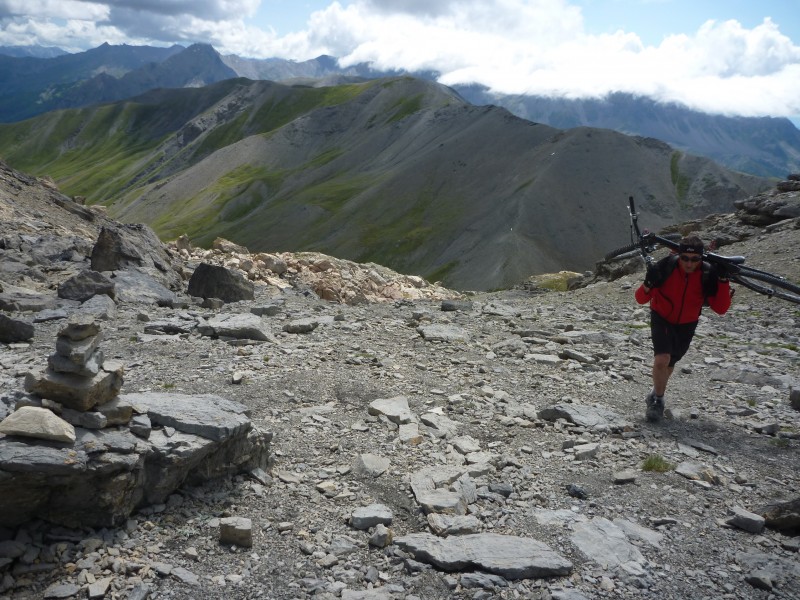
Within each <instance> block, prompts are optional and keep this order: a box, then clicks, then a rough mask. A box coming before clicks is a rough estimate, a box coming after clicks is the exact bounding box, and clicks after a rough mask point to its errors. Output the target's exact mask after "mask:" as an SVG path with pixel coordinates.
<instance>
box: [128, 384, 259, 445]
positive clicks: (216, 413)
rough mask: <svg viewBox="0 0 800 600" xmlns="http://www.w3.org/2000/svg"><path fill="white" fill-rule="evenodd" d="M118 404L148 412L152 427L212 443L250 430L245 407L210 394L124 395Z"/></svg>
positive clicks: (147, 393)
mask: <svg viewBox="0 0 800 600" xmlns="http://www.w3.org/2000/svg"><path fill="white" fill-rule="evenodd" d="M120 401H122V402H125V403H127V404H130V405H132V406H134V407H136V408H137V409H139V411H140V412H147V414H148V416H149V417H150V420H151V421H152V423H153V424H155V425H164V426H167V427H174V428H175V429H177V430H178V431H181V432H183V433H191V434H194V435H199V436H200V437H204V438H206V439H209V440H214V441H224V440H226V439H228V438H230V437H233V436H238V435H240V434H242V433H243V432H246V431H247V430H249V429H250V428H251V427H252V423H251V422H250V419H249V418H248V417H247V407H245V406H244V405H242V404H239V403H238V402H234V401H232V400H227V399H225V398H222V397H220V396H215V395H213V394H208V395H201V396H187V395H184V394H167V393H158V392H146V393H140V394H124V395H122V396H120Z"/></svg>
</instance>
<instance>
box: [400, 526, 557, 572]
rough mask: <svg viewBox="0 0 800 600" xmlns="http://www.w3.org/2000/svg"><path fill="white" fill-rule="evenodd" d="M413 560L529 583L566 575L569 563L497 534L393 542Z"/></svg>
mask: <svg viewBox="0 0 800 600" xmlns="http://www.w3.org/2000/svg"><path fill="white" fill-rule="evenodd" d="M395 544H397V545H398V546H399V547H400V548H401V549H402V550H404V551H406V552H410V553H411V554H412V555H413V556H414V558H415V559H416V560H419V561H423V562H427V563H430V564H433V565H434V566H436V567H438V568H440V569H442V570H444V571H467V570H473V569H478V570H482V571H487V572H489V573H494V574H495V575H500V576H501V577H504V578H506V579H528V578H531V577H552V576H558V575H568V574H569V573H570V572H571V571H572V563H571V562H570V561H568V560H567V559H566V558H564V557H563V556H561V555H559V554H557V553H556V552H554V551H553V550H552V549H551V548H550V547H549V546H548V545H547V544H544V543H542V542H540V541H538V540H533V539H531V538H522V537H517V536H512V535H499V534H496V533H475V534H470V535H460V536H452V537H448V538H439V537H436V536H435V535H432V534H430V533H412V534H410V535H406V536H403V537H401V538H398V539H396V540H395Z"/></svg>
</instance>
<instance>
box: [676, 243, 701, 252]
mask: <svg viewBox="0 0 800 600" xmlns="http://www.w3.org/2000/svg"><path fill="white" fill-rule="evenodd" d="M703 250H704V246H703V242H700V241H699V240H698V241H697V242H695V243H691V242H687V241H686V240H682V241H681V243H680V244H678V252H681V253H683V252H692V253H694V254H702V253H703Z"/></svg>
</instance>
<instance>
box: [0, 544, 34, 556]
mask: <svg viewBox="0 0 800 600" xmlns="http://www.w3.org/2000/svg"><path fill="white" fill-rule="evenodd" d="M27 549H28V546H27V544H23V543H22V542H17V541H16V540H2V541H0V558H19V557H20V556H22V555H23V554H25V551H26V550H27Z"/></svg>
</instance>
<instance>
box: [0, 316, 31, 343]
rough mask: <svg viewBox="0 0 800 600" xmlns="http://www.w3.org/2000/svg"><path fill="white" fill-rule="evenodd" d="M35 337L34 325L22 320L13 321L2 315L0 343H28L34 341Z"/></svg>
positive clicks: (0, 319)
mask: <svg viewBox="0 0 800 600" xmlns="http://www.w3.org/2000/svg"><path fill="white" fill-rule="evenodd" d="M33 335H34V327H33V324H32V323H29V322H28V321H24V320H22V319H12V318H11V317H8V316H6V315H4V314H3V313H0V342H3V343H5V344H13V343H16V342H28V341H30V340H32V339H33Z"/></svg>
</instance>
